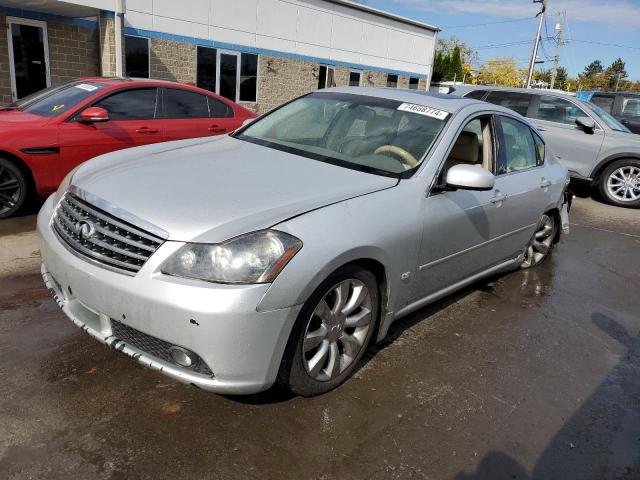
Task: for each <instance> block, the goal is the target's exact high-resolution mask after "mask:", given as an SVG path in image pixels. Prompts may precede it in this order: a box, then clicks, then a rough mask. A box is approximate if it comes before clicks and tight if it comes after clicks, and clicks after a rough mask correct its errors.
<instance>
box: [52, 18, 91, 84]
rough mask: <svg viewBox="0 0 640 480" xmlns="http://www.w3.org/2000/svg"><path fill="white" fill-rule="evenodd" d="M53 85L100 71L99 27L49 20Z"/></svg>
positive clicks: (89, 75)
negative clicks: (86, 26)
mask: <svg viewBox="0 0 640 480" xmlns="http://www.w3.org/2000/svg"><path fill="white" fill-rule="evenodd" d="M47 31H48V34H49V71H50V73H51V85H60V84H61V83H65V82H67V81H69V80H73V79H74V78H78V77H95V76H99V75H100V74H101V68H100V39H99V31H98V29H97V28H85V27H80V26H78V25H71V24H64V23H55V22H47Z"/></svg>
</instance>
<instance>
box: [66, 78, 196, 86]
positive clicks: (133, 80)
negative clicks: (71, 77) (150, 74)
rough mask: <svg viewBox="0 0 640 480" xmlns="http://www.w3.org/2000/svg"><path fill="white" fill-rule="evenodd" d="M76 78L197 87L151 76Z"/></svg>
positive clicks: (98, 81) (92, 80) (111, 83)
mask: <svg viewBox="0 0 640 480" xmlns="http://www.w3.org/2000/svg"><path fill="white" fill-rule="evenodd" d="M78 80H80V81H84V82H93V83H102V84H105V85H121V84H127V83H130V84H138V83H145V84H149V85H165V86H172V87H176V86H178V87H191V88H198V87H196V86H195V85H192V84H190V83H180V82H172V81H170V80H155V79H151V78H136V77H81V78H79V79H78Z"/></svg>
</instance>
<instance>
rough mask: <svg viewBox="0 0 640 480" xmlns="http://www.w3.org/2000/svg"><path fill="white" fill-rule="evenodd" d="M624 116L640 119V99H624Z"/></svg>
mask: <svg viewBox="0 0 640 480" xmlns="http://www.w3.org/2000/svg"><path fill="white" fill-rule="evenodd" d="M622 115H623V116H625V117H633V118H640V98H623V99H622Z"/></svg>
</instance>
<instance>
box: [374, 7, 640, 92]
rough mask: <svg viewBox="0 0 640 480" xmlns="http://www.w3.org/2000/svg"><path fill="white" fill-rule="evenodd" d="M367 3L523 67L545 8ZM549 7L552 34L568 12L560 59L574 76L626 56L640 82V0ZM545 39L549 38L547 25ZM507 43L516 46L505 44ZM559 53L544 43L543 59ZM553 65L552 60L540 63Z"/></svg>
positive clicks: (484, 54) (631, 73) (486, 56)
mask: <svg viewBox="0 0 640 480" xmlns="http://www.w3.org/2000/svg"><path fill="white" fill-rule="evenodd" d="M364 3H366V4H368V5H370V6H372V7H376V8H380V9H382V10H387V11H390V12H394V13H396V14H399V15H403V16H406V17H410V18H413V19H416V20H420V21H423V22H426V23H429V24H432V25H436V26H438V27H440V28H441V29H442V32H440V34H439V35H440V37H441V38H448V37H450V36H452V35H456V36H457V37H459V38H460V39H462V40H463V41H464V42H465V43H466V44H467V45H469V46H470V47H474V48H476V49H477V50H478V53H479V54H480V58H481V60H486V59H489V58H492V57H496V56H512V57H515V58H516V59H517V61H518V64H519V65H520V66H526V65H527V63H528V59H529V56H530V54H531V46H532V43H533V37H534V35H535V32H536V27H537V23H536V21H537V20H536V19H535V18H534V16H535V14H536V13H537V12H538V11H539V8H540V7H539V4H534V3H533V2H532V0H366V1H365V2H364ZM548 5H549V9H548V14H549V15H547V22H546V23H547V25H546V27H547V31H548V34H549V35H550V36H552V35H554V27H555V24H556V23H557V22H558V18H559V17H558V16H557V15H556V13H557V12H559V11H566V12H567V23H568V28H567V29H566V31H565V36H566V37H567V38H568V39H573V41H572V42H570V43H568V44H566V45H564V46H563V47H562V50H561V54H560V63H561V65H562V66H564V67H566V68H567V70H568V71H569V73H570V74H571V75H576V74H577V73H579V72H582V70H583V69H584V67H585V66H586V65H587V64H588V63H590V62H591V61H592V60H595V59H599V60H601V61H602V63H603V64H604V65H605V67H606V66H608V65H609V64H610V63H611V62H612V61H613V60H615V59H616V58H618V57H622V59H623V60H624V61H625V62H626V63H627V72H628V73H629V76H630V77H631V79H634V80H640V0H549V1H548ZM498 22H500V23H498ZM477 24H488V25H482V26H476V25H477ZM543 37H546V33H545V29H544V28H543ZM587 42H598V43H587ZM507 43H508V44H511V45H504V44H507ZM603 44H607V45H603ZM613 45H617V46H613ZM627 47H631V48H627ZM554 55H555V44H554V43H553V42H550V41H549V42H547V41H545V42H543V49H541V52H540V53H539V59H540V60H546V59H547V58H552V57H553V56H554ZM550 67H551V62H547V63H545V64H542V65H539V66H538V68H550Z"/></svg>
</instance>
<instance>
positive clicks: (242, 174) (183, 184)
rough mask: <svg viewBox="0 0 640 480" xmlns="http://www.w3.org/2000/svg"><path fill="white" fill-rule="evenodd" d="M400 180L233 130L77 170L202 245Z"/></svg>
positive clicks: (95, 188) (89, 184)
mask: <svg viewBox="0 0 640 480" xmlns="http://www.w3.org/2000/svg"><path fill="white" fill-rule="evenodd" d="M397 183H398V180H397V179H395V178H390V177H384V176H380V175H374V174H370V173H365V172H361V171H356V170H351V169H348V168H344V167H339V166H336V165H331V164H328V163H324V162H320V161H317V160H312V159H309V158H304V157H299V156H297V155H293V154H290V153H286V152H281V151H278V150H274V149H271V148H267V147H262V146H259V145H255V144H252V143H249V142H246V141H242V140H237V139H235V138H232V137H228V136H225V137H217V138H215V139H211V138H206V139H196V140H186V141H185V140H182V141H179V142H171V143H164V144H156V145H152V146H146V147H139V148H133V149H129V150H123V151H120V152H115V153H112V154H108V155H104V156H101V157H97V158H95V159H94V160H92V161H90V162H87V163H85V164H84V165H83V166H82V167H80V169H79V170H78V171H77V172H76V173H75V175H74V176H73V184H74V185H75V186H76V187H79V188H81V189H82V190H85V191H87V192H89V193H90V194H93V195H95V196H98V197H100V198H102V199H103V200H105V201H107V202H108V203H110V204H112V205H113V206H115V207H118V208H119V209H122V210H126V211H127V212H129V213H131V214H133V215H135V216H137V217H139V218H140V219H142V220H145V221H147V222H150V223H152V224H154V225H156V226H157V227H160V228H162V229H163V230H166V231H167V232H168V233H169V239H170V240H178V241H191V242H203V243H215V242H221V241H223V240H226V239H229V238H232V237H234V236H237V235H240V234H243V233H246V232H250V231H254V230H259V229H263V228H268V227H271V226H273V225H275V224H277V223H280V222H282V221H283V220H286V219H288V218H291V217H294V216H297V215H300V214H302V213H305V212H308V211H310V210H314V209H317V208H320V207H323V206H326V205H328V204H331V203H335V202H339V201H341V200H346V199H348V198H352V197H355V196H359V195H363V194H367V193H370V192H374V191H378V190H382V189H385V188H390V187H393V186H395V185H397Z"/></svg>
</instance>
